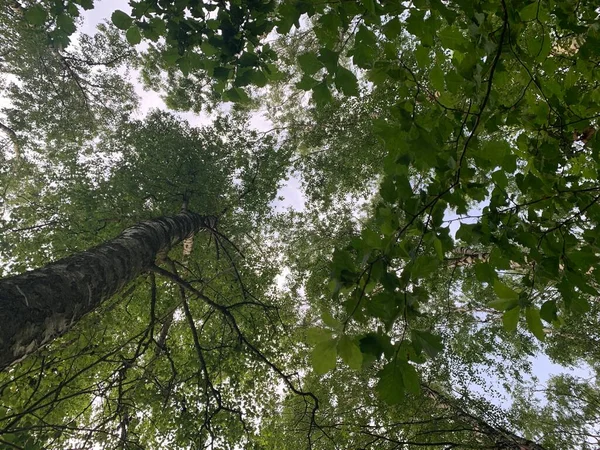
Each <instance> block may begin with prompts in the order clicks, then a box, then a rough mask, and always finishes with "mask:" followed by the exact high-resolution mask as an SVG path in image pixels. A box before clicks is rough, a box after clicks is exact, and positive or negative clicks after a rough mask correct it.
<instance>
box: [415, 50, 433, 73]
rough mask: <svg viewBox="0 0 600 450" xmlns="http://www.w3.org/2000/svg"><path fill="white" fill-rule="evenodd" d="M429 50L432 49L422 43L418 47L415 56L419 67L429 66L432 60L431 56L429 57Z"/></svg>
mask: <svg viewBox="0 0 600 450" xmlns="http://www.w3.org/2000/svg"><path fill="white" fill-rule="evenodd" d="M429 51H430V50H429V48H427V47H424V46H422V45H419V46H417V49H416V50H415V58H416V60H417V64H418V65H419V67H421V68H422V67H427V65H428V64H429V62H430V61H431V58H430V57H429Z"/></svg>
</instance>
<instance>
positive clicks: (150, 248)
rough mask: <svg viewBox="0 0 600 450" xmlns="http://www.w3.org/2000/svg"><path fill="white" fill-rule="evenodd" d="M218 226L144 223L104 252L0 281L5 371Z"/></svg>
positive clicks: (184, 218)
mask: <svg viewBox="0 0 600 450" xmlns="http://www.w3.org/2000/svg"><path fill="white" fill-rule="evenodd" d="M214 224H215V218H214V217H212V216H200V215H198V214H195V213H192V212H183V213H181V214H178V215H176V216H172V217H161V218H158V219H154V220H149V221H145V222H140V223H139V224H137V225H134V226H133V227H131V228H128V229H126V230H125V231H123V233H121V235H119V236H118V237H117V238H115V239H112V240H110V241H107V242H105V243H104V244H102V245H99V246H98V247H94V248H92V249H90V250H87V251H84V252H81V253H76V254H74V255H72V256H69V257H67V258H64V259H61V260H59V261H56V262H54V263H51V264H48V265H47V266H45V267H43V268H40V269H36V270H32V271H30V272H25V273H23V274H21V275H16V276H11V277H8V278H5V279H2V280H0V370H4V369H5V368H7V367H8V366H10V365H11V364H13V363H15V362H17V361H19V360H21V359H23V358H24V357H25V356H27V355H29V354H31V353H32V352H34V351H35V350H37V349H38V348H40V347H41V346H43V345H45V344H47V343H49V342H51V341H52V340H53V339H55V338H56V337H58V336H60V335H62V334H64V333H65V332H67V331H68V330H69V329H70V328H71V326H73V325H74V324H75V323H77V321H78V320H79V319H81V318H82V317H83V316H84V315H85V314H87V313H89V312H90V311H92V310H94V309H95V308H96V307H98V306H99V305H100V304H102V302H104V301H105V300H107V299H109V298H110V297H112V296H113V295H115V294H116V293H117V292H119V291H120V290H121V289H123V287H124V286H125V285H126V284H127V283H129V282H130V281H132V280H134V279H135V278H137V277H138V276H139V275H140V274H141V273H142V272H144V271H145V270H147V269H149V268H150V267H152V266H153V265H154V263H155V260H156V258H157V256H158V255H159V254H163V253H165V252H166V251H168V250H169V249H170V248H171V247H172V246H173V245H176V244H177V243H179V242H181V241H183V240H184V239H186V238H188V237H190V236H193V235H194V234H196V233H197V232H198V231H200V230H202V229H207V228H211V227H212V226H214Z"/></svg>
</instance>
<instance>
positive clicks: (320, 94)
mask: <svg viewBox="0 0 600 450" xmlns="http://www.w3.org/2000/svg"><path fill="white" fill-rule="evenodd" d="M312 91H313V96H312V98H313V100H314V101H315V103H316V104H317V105H319V106H321V105H325V104H327V103H329V102H330V101H331V92H329V88H328V87H327V83H326V82H325V81H323V82H321V83H319V84H317V85H316V86H315V87H313V90H312Z"/></svg>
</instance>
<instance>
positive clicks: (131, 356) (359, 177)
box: [0, 0, 600, 449]
mask: <svg viewBox="0 0 600 450" xmlns="http://www.w3.org/2000/svg"><path fill="white" fill-rule="evenodd" d="M61 5H62V4H61ZM77 5H79V6H81V7H82V8H86V9H87V8H90V7H92V6H93V5H92V3H91V2H89V3H88V2H67V3H66V4H64V5H62V6H60V7H58V6H57V5H55V4H54V3H52V2H39V3H33V2H31V3H27V4H25V5H18V6H16V7H10V6H6V7H4V8H3V10H2V14H3V16H2V17H1V18H0V25H1V26H2V27H3V28H5V29H6V30H7V32H6V33H4V36H6V38H2V39H4V40H5V41H6V46H5V48H8V49H9V50H8V51H7V53H6V55H4V56H3V59H2V63H1V64H2V65H1V67H2V70H3V71H4V72H5V73H12V74H14V75H15V76H16V77H17V78H18V82H15V83H13V84H12V85H10V86H9V87H8V89H7V91H6V92H7V94H6V95H7V96H8V98H9V99H10V100H11V101H12V103H13V106H11V107H9V108H7V109H6V110H5V111H4V113H5V115H6V117H7V119H8V122H7V123H8V126H9V128H10V129H12V130H14V131H15V132H16V135H17V136H18V139H20V140H22V142H24V143H26V144H27V145H30V148H31V151H35V152H36V153H37V154H38V155H39V156H38V158H39V160H38V161H34V160H33V159H27V158H25V160H24V161H23V162H22V163H21V166H20V169H19V170H20V171H21V172H20V173H21V174H22V175H21V177H20V179H19V180H18V181H17V182H16V183H15V182H11V183H9V180H8V176H7V175H6V174H2V175H3V178H2V180H3V183H4V185H5V186H6V188H5V195H4V203H5V205H6V206H5V207H6V208H7V209H6V211H7V213H6V214H5V216H4V217H3V219H2V220H3V223H4V224H5V226H4V228H5V229H6V230H7V231H9V232H10V234H9V238H8V239H7V240H6V244H5V245H4V248H3V251H4V252H5V255H6V256H5V258H6V259H7V260H10V261H11V266H10V268H9V270H10V271H18V270H22V269H26V268H29V267H31V266H37V265H40V264H43V263H44V262H45V261H47V260H48V259H53V258H56V257H58V256H60V255H62V254H64V253H68V252H71V251H74V250H77V249H83V248H86V247H87V246H89V245H92V244H95V243H98V242H101V241H102V240H104V239H106V238H107V237H108V236H111V235H114V233H116V231H117V230H118V229H120V228H122V226H124V225H125V224H130V223H133V222H136V221H138V220H140V219H143V218H148V217H151V216H154V215H158V214H166V213H170V212H173V211H176V210H177V209H178V208H179V207H180V206H181V204H182V203H183V204H184V205H186V207H189V208H191V209H193V210H198V211H201V212H203V213H207V214H215V215H218V216H219V221H220V224H219V227H218V229H217V231H215V233H213V234H212V235H211V236H205V237H197V238H195V241H196V242H195V243H194V250H193V252H192V254H191V255H188V254H184V253H180V254H177V255H171V259H173V260H176V263H170V262H169V261H165V262H163V263H162V265H161V267H159V268H157V269H156V273H153V274H150V275H148V277H147V278H146V279H145V280H142V281H140V282H139V283H138V284H136V285H135V286H133V287H132V290H131V291H128V292H127V293H126V295H124V298H122V299H121V300H120V301H117V300H118V299H115V301H114V303H111V305H107V306H105V307H103V309H102V310H99V311H97V312H96V313H95V314H94V315H93V317H92V316H89V317H88V318H86V319H85V320H86V321H85V323H82V324H81V325H80V326H79V327H78V328H77V330H76V332H74V333H73V334H72V335H69V336H65V337H64V338H62V340H60V341H57V342H56V343H55V344H53V345H52V346H51V347H49V348H47V349H45V350H44V351H42V352H41V353H40V354H39V355H38V356H37V359H32V360H31V361H26V362H25V363H23V364H22V365H21V366H19V367H17V368H15V369H14V371H12V372H9V373H8V374H7V375H6V377H7V378H6V381H5V382H4V383H5V385H6V392H4V393H3V399H6V400H3V402H4V403H5V404H6V405H7V406H5V407H4V408H5V410H6V411H5V412H4V413H2V412H1V410H0V414H3V415H4V417H3V418H0V421H2V424H4V423H5V424H6V425H1V426H3V427H4V428H2V430H3V431H1V433H3V434H2V435H0V436H6V437H2V439H3V440H4V441H5V442H9V443H10V444H11V445H14V446H17V448H20V447H25V448H29V447H27V445H29V446H30V447H31V448H36V447H32V446H34V445H38V446H43V445H47V444H46V443H50V444H48V445H51V446H54V447H60V446H61V445H66V443H69V442H81V441H84V442H85V441H86V440H89V441H90V442H94V443H97V444H99V445H106V446H107V447H114V446H117V445H121V446H123V447H125V446H127V445H129V446H131V448H135V447H136V446H137V447H139V448H157V447H160V446H165V445H166V446H171V447H177V448H187V447H188V446H190V445H194V446H196V447H201V446H215V447H219V448H234V447H235V446H236V445H244V446H246V447H247V448H252V446H255V447H256V448H290V449H292V448H307V447H308V448H311V447H315V448H324V449H325V448H330V447H331V448H339V446H340V445H341V446H346V447H347V446H354V447H356V448H369V447H371V448H388V447H389V448H402V446H408V447H410V446H412V445H415V446H417V445H419V446H425V445H428V446H431V447H432V448H444V446H445V447H446V448H447V447H450V446H456V445H463V446H473V447H475V448H477V447H480V448H483V447H486V446H488V447H489V446H493V445H506V446H508V445H510V446H512V447H507V448H530V449H539V448H542V447H541V446H542V445H543V446H544V447H545V448H582V449H583V448H591V447H590V445H593V441H592V440H593V439H594V436H595V434H596V430H595V428H594V423H595V421H596V420H597V411H596V409H597V408H595V406H594V405H595V403H596V397H597V395H596V394H597V386H596V382H595V381H593V380H592V381H590V382H585V381H581V380H576V379H574V378H569V377H566V376H563V377H557V378H554V379H552V380H551V381H550V383H549V384H548V386H547V394H548V395H547V397H545V398H544V400H543V402H541V401H539V400H537V399H535V398H533V394H532V393H531V391H527V390H526V389H527V386H528V385H529V384H528V383H530V381H531V373H532V369H531V361H530V359H529V357H530V356H533V355H536V354H538V353H539V352H542V351H544V352H546V353H547V354H548V355H549V356H550V357H552V358H553V359H554V360H555V361H557V362H562V363H565V364H580V363H582V362H585V363H586V364H588V365H589V367H592V368H593V369H597V366H598V357H597V356H598V355H597V351H595V347H596V346H595V343H596V340H595V336H596V334H597V333H596V329H597V317H598V312H597V309H598V308H597V297H598V283H599V281H600V271H599V270H598V266H599V262H600V261H599V258H600V252H599V251H598V241H599V240H600V234H598V233H599V231H598V230H600V227H599V226H598V225H599V223H598V222H599V221H600V209H599V207H598V199H599V198H600V194H599V192H600V186H599V185H598V164H599V163H600V140H599V139H598V138H597V137H596V130H597V128H598V117H600V94H599V93H600V90H599V89H598V83H599V82H600V71H599V66H598V65H599V62H600V53H599V51H600V50H599V49H600V28H599V26H598V14H599V12H598V9H597V5H595V3H594V2H592V1H589V0H587V1H586V0H584V1H579V2H573V1H571V0H558V1H553V2H542V1H538V2H529V1H527V0H511V1H507V0H500V1H498V2H492V1H487V0H477V1H476V0H472V1H471V0H467V1H459V2H450V3H448V2H440V1H437V0H418V1H414V2H411V3H397V2H379V1H376V0H361V1H356V2H355V1H344V2H307V1H297V0H284V1H280V2H276V1H275V0H270V1H260V2H257V1H254V0H248V1H247V0H236V1H232V2H228V3H223V2H198V1H192V0H182V1H177V2H157V1H153V0H142V1H132V2H131V3H130V6H131V10H128V11H121V10H117V11H115V12H113V13H112V16H111V21H112V23H113V25H114V27H116V28H117V29H118V30H120V31H117V30H115V29H114V28H113V27H104V28H102V29H101V30H100V31H101V32H100V33H99V34H98V35H97V36H96V37H93V38H91V37H85V36H84V37H81V38H80V44H79V45H78V46H75V45H73V46H71V47H67V44H68V43H69V42H71V40H72V38H73V37H74V35H73V33H74V31H75V22H76V20H74V19H75V18H76V17H77V16H78V15H79V7H78V6H77ZM15 19H16V20H15ZM70 36H71V37H70ZM127 43H128V44H127ZM138 44H144V50H143V51H141V54H140V56H139V59H136V60H135V62H136V64H139V66H137V67H139V68H140V70H141V75H142V78H143V81H144V82H145V84H146V86H147V87H150V88H153V89H157V90H162V92H163V94H164V95H165V99H166V103H167V105H168V106H169V107H170V108H171V109H176V110H192V111H195V112H200V111H202V110H207V109H208V110H212V109H213V108H214V107H215V106H216V105H217V102H218V101H219V100H223V101H227V102H234V103H235V104H236V108H235V112H234V113H233V114H232V116H231V117H230V118H219V119H218V120H217V121H216V122H215V124H214V125H213V126H212V127H210V128H206V129H202V130H199V129H194V128H192V127H189V126H188V125H186V124H183V123H181V122H179V121H178V120H177V119H176V118H175V117H173V116H170V115H166V114H162V113H153V114H151V115H149V116H148V117H147V118H146V119H144V120H141V121H140V120H132V119H131V118H130V117H129V114H130V112H131V111H132V109H133V107H134V106H135V103H136V100H135V98H134V96H133V95H132V91H131V87H130V86H129V85H128V84H127V83H126V82H125V81H123V79H122V78H121V77H120V76H119V75H118V73H117V71H116V70H115V69H116V67H115V65H116V62H117V61H119V62H121V61H122V62H124V63H125V62H127V63H129V64H132V63H133V62H134V58H137V56H136V54H135V52H134V51H133V50H132V49H131V48H130V47H129V46H131V47H133V46H137V45H138ZM98 48H102V49H103V50H104V52H105V53H104V54H103V55H102V57H101V58H98V59H94V60H93V61H92V60H91V59H90V58H91V57H90V56H89V55H91V54H92V53H93V52H94V51H96V49H98ZM74 49H76V50H74ZM138 49H141V46H140V47H138ZM73 52H75V53H73ZM17 54H19V55H25V57H24V58H23V57H19V58H15V57H14V55H17ZM11 55H13V56H11ZM99 63H102V64H99ZM40 64H42V66H43V67H41V66H40ZM97 64H99V65H100V66H106V67H103V68H101V69H99V70H92V69H91V68H90V66H96V65H97ZM50 87H52V89H55V91H56V96H52V97H51V98H49V99H46V98H44V96H43V95H42V93H44V92H47V91H51V90H50ZM256 105H263V107H264V109H265V110H266V112H267V116H268V117H269V118H270V119H271V120H272V121H273V123H274V125H275V128H276V129H277V130H279V131H281V132H280V133H279V134H277V135H276V137H266V136H265V135H268V134H270V133H265V135H259V134H257V133H256V132H253V131H251V130H249V129H248V127H247V125H246V122H247V116H245V113H244V112H241V111H243V110H244V109H247V108H250V107H252V106H256ZM74 123H76V124H77V126H75V127H74V126H73V124H74ZM100 155H105V156H106V164H105V166H104V167H103V168H98V169H95V172H94V171H92V170H91V167H93V165H94V164H92V163H91V161H90V160H87V161H86V157H87V158H97V157H99V156H100ZM91 173H95V175H90V174H91ZM291 174H293V175H294V176H296V177H297V178H298V179H300V180H301V184H302V187H303V191H304V193H305V194H306V205H305V208H304V210H302V211H287V212H284V213H276V212H275V211H273V209H272V208H271V206H272V205H271V203H270V202H272V201H273V199H274V197H275V196H276V192H277V188H278V187H279V186H280V184H281V181H282V180H283V179H284V178H285V177H286V176H289V175H291ZM35 197H37V198H39V200H36V201H34V200H32V198H35ZM24 198H25V200H24ZM109 212H110V214H111V215H110V216H109V215H107V214H108V213H109ZM115 212H116V214H114V213H115ZM113 217H114V218H115V220H113ZM74 233H78V234H77V235H76V236H77V237H76V238H74V237H73V236H74ZM213 248H214V251H213ZM201 249H202V250H201ZM9 251H10V252H11V253H8V252H9ZM176 252H180V250H174V252H173V253H176ZM282 267H284V268H285V269H286V271H287V273H288V275H287V281H286V283H287V285H286V286H285V289H283V290H281V289H279V288H278V287H276V286H274V285H273V282H274V281H273V280H274V278H275V277H276V275H277V274H278V273H279V272H281V268H282ZM148 291H150V300H151V301H150V302H149V301H148ZM157 299H162V300H161V301H160V302H159V301H158V300H157ZM192 299H193V300H192ZM149 303H150V313H149V309H148V305H149ZM122 317H127V318H128V319H127V322H128V324H127V327H124V326H123V323H122ZM199 318H202V319H199ZM158 328H162V330H166V331H165V333H166V334H165V337H164V338H161V336H162V330H161V332H158ZM101 329H104V330H111V331H110V332H108V331H106V332H103V333H102V338H99V333H100V331H99V330H101ZM106 333H112V334H110V336H109V338H107V337H106V336H107V334H106ZM167 334H168V341H166V340H165V339H167ZM218 341H220V342H221V343H220V344H218V343H217V342H218ZM69 342H72V343H74V344H69V345H67V343H69ZM166 342H168V345H167V344H166ZM94 345H98V346H99V347H98V350H90V348H95V347H93V346H94ZM90 346H91V347H90ZM97 355H103V356H101V357H100V359H98V358H97ZM114 355H118V356H114ZM64 361H69V363H68V364H69V368H68V369H65V368H64V365H65V362H64ZM86 364H87V366H86ZM95 366H98V369H94V372H93V373H92V372H91V371H90V370H91V367H95ZM51 367H55V369H56V373H54V372H53V371H52V369H51ZM87 367H90V369H88V368H87ZM34 373H35V374H39V375H36V376H37V378H36V376H34V375H33V374H34ZM490 373H493V374H494V377H493V379H492V380H490V375H489V374H490ZM290 374H293V375H290ZM19 379H28V380H29V382H30V386H29V388H27V387H26V386H24V387H23V386H22V385H23V382H22V381H20V382H15V383H13V381H14V380H19ZM494 383H496V385H494ZM490 385H491V386H490ZM498 385H500V386H498ZM16 386H19V389H17V388H16ZM56 386H59V387H58V388H56ZM273 386H277V388H276V389H273ZM476 388H479V389H483V390H485V392H486V393H487V394H488V395H487V396H485V397H484V398H477V395H476V394H475V393H474V392H476V391H477V389H476ZM279 390H281V391H285V392H286V394H281V395H280V393H279ZM17 391H18V395H17ZM495 395H498V396H502V395H513V397H512V400H513V401H514V404H513V405H512V408H511V407H507V408H505V409H502V408H497V407H495V406H493V404H492V403H490V402H491V401H492V400H493V397H494V396H495ZM51 397H53V398H54V400H53V401H50V402H47V403H45V402H46V399H47V398H51ZM9 399H10V400H9ZM555 405H556V406H555ZM553 408H558V409H560V411H561V412H560V413H554V412H553ZM136 410H137V411H143V413H139V414H132V411H136ZM578 410H581V413H578V412H577V411H578ZM19 411H23V412H19ZM562 411H564V412H562ZM199 417H200V418H201V420H202V425H201V426H200V427H197V426H194V425H193V424H194V423H195V422H194V421H195V420H196V419H197V418H199ZM65 424H66V425H65ZM28 430H29V431H34V432H33V434H32V436H31V437H29V436H28V435H25V434H24V433H25V432H26V431H28ZM507 430H514V432H513V431H507ZM86 433H89V434H88V435H86ZM519 433H521V434H522V436H521V434H519ZM299 435H301V437H298V436H299ZM100 436H103V437H100ZM529 439H531V441H529ZM33 441H35V443H33ZM532 441H535V442H532ZM19 446H20V447H19ZM386 446H387V447H386ZM517 446H520V447H517Z"/></svg>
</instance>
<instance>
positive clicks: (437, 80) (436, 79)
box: [429, 64, 445, 92]
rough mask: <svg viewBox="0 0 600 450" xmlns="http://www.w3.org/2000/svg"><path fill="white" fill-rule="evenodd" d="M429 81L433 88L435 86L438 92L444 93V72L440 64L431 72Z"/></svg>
mask: <svg viewBox="0 0 600 450" xmlns="http://www.w3.org/2000/svg"><path fill="white" fill-rule="evenodd" d="M429 81H430V82H431V86H433V88H434V89H435V90H436V91H438V92H444V88H445V82H444V71H443V70H442V68H441V67H440V66H439V64H436V65H435V66H434V67H433V69H431V72H429Z"/></svg>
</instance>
